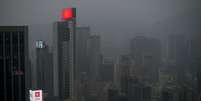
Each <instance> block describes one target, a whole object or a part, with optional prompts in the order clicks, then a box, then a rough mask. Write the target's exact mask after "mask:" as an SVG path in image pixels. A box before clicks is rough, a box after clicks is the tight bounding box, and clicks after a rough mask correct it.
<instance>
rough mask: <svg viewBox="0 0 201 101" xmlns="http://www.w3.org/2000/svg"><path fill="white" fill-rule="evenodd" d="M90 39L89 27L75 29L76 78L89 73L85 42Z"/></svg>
mask: <svg viewBox="0 0 201 101" xmlns="http://www.w3.org/2000/svg"><path fill="white" fill-rule="evenodd" d="M89 37H90V28H89V27H77V28H76V64H77V68H76V71H75V72H76V78H77V79H81V78H83V75H82V74H83V73H84V74H85V73H87V72H88V71H89V68H88V67H89V66H88V65H89V60H88V57H87V40H88V39H89Z"/></svg>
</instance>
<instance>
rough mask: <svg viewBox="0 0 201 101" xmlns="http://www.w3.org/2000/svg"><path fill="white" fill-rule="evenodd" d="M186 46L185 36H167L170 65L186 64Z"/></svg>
mask: <svg viewBox="0 0 201 101" xmlns="http://www.w3.org/2000/svg"><path fill="white" fill-rule="evenodd" d="M187 58H188V44H187V39H186V37H185V35H179V34H172V35H169V36H168V60H169V62H170V63H172V64H176V65H181V64H184V63H187Z"/></svg>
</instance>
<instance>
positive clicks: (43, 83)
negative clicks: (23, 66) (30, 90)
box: [36, 40, 54, 98]
mask: <svg viewBox="0 0 201 101" xmlns="http://www.w3.org/2000/svg"><path fill="white" fill-rule="evenodd" d="M36 68H37V88H36V89H42V90H43V93H44V95H45V96H44V98H47V97H52V96H53V90H54V89H53V55H52V53H50V51H49V47H48V45H46V43H45V42H44V41H41V40H39V41H36Z"/></svg>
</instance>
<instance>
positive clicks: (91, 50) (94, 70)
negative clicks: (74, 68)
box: [87, 35, 101, 81]
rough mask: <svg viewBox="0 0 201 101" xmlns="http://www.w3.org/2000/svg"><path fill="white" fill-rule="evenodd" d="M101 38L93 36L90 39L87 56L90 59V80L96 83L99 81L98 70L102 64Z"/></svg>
mask: <svg viewBox="0 0 201 101" xmlns="http://www.w3.org/2000/svg"><path fill="white" fill-rule="evenodd" d="M100 47H101V46H100V36H98V35H92V36H90V37H89V39H88V50H87V56H88V57H89V74H88V75H89V77H90V80H92V81H96V80H98V79H99V73H98V70H99V68H100V62H101V60H100V59H101V52H100Z"/></svg>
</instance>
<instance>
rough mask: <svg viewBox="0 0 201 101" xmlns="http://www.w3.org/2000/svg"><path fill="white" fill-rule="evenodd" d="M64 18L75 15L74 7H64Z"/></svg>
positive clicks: (62, 15)
mask: <svg viewBox="0 0 201 101" xmlns="http://www.w3.org/2000/svg"><path fill="white" fill-rule="evenodd" d="M61 17H62V20H68V19H70V18H72V17H73V9H72V8H64V9H62V12H61Z"/></svg>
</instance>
